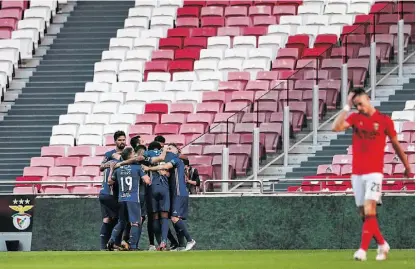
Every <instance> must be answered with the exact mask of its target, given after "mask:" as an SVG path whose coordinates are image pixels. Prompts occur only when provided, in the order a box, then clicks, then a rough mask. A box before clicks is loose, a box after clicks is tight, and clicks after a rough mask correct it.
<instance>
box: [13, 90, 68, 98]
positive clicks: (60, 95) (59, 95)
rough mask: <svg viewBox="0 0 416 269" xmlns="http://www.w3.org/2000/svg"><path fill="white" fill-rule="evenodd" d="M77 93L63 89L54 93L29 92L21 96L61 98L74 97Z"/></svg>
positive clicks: (20, 96)
mask: <svg viewBox="0 0 416 269" xmlns="http://www.w3.org/2000/svg"><path fill="white" fill-rule="evenodd" d="M74 96H75V94H74V93H72V92H63V91H61V90H58V91H55V92H53V93H38V92H27V91H25V92H24V93H22V94H20V95H19V99H20V98H38V99H40V98H43V99H45V98H47V99H59V98H68V99H69V98H72V99H74Z"/></svg>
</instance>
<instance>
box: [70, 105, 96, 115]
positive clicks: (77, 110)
mask: <svg viewBox="0 0 416 269" xmlns="http://www.w3.org/2000/svg"><path fill="white" fill-rule="evenodd" d="M92 107H93V104H92V103H78V104H69V105H68V114H91V113H92Z"/></svg>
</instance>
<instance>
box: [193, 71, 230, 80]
mask: <svg viewBox="0 0 416 269" xmlns="http://www.w3.org/2000/svg"><path fill="white" fill-rule="evenodd" d="M198 78H199V80H200V81H217V82H219V81H224V80H226V79H225V78H226V76H225V74H224V73H223V72H221V71H205V72H200V73H198Z"/></svg>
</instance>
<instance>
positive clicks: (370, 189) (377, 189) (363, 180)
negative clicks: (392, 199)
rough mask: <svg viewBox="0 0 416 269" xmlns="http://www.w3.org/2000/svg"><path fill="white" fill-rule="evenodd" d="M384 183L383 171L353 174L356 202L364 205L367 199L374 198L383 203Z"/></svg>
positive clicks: (352, 182)
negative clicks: (382, 191) (382, 190)
mask: <svg viewBox="0 0 416 269" xmlns="http://www.w3.org/2000/svg"><path fill="white" fill-rule="evenodd" d="M382 183H383V174H381V173H370V174H365V175H351V184H352V190H353V191H354V197H355V204H356V205H357V206H363V205H364V201H365V200H373V201H376V202H377V203H381V188H382Z"/></svg>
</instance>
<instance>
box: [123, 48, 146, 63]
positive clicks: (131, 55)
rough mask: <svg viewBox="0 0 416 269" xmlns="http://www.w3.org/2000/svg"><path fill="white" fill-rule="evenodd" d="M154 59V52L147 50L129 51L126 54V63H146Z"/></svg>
mask: <svg viewBox="0 0 416 269" xmlns="http://www.w3.org/2000/svg"><path fill="white" fill-rule="evenodd" d="M151 57H152V52H151V51H150V50H146V49H134V50H129V51H127V53H126V59H125V60H126V61H137V60H140V61H143V62H146V61H148V60H150V58H151Z"/></svg>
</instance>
